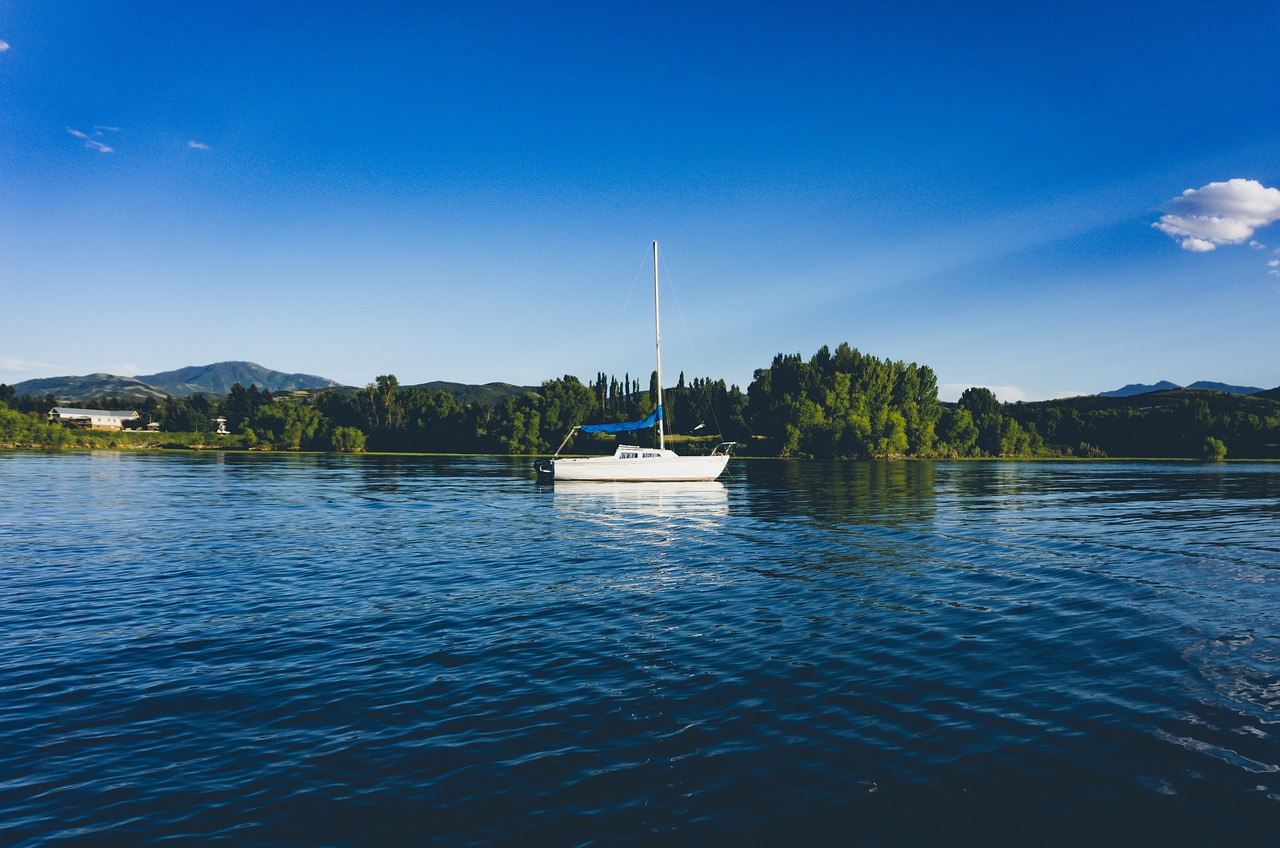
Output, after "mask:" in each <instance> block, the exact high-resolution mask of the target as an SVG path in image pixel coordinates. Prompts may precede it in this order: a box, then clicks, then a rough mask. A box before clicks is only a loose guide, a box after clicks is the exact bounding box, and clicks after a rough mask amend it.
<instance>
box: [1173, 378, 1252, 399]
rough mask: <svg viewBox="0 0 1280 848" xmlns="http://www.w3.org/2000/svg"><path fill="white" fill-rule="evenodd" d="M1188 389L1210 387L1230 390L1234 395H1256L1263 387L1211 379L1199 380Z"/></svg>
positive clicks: (1219, 390) (1212, 390)
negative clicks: (1217, 381)
mask: <svg viewBox="0 0 1280 848" xmlns="http://www.w3.org/2000/svg"><path fill="white" fill-rule="evenodd" d="M1187 388H1188V389H1208V390H1209V391H1211V392H1229V393H1230V394H1233V395H1256V394H1257V393H1258V392H1260V391H1262V389H1260V388H1258V387H1257V386H1232V385H1229V384H1227V383H1214V382H1211V381H1209V380H1197V381H1196V382H1194V383H1192V384H1191V385H1189V386H1187Z"/></svg>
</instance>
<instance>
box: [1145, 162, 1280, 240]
mask: <svg viewBox="0 0 1280 848" xmlns="http://www.w3.org/2000/svg"><path fill="white" fill-rule="evenodd" d="M1165 213H1166V214H1164V215H1162V216H1161V217H1160V220H1159V221H1157V222H1156V223H1154V224H1152V225H1151V226H1153V227H1155V228H1156V229H1157V230H1160V231H1161V232H1162V233H1165V234H1166V235H1168V236H1171V237H1172V238H1174V239H1178V240H1180V241H1181V243H1182V247H1183V249H1184V250H1190V251H1193V252H1197V253H1202V252H1205V251H1209V250H1213V249H1214V248H1216V247H1218V246H1219V245H1223V244H1244V243H1245V242H1246V241H1248V240H1249V239H1250V238H1251V237H1252V236H1253V233H1254V231H1255V230H1257V229H1259V228H1260V227H1265V226H1267V225H1268V224H1270V223H1272V222H1273V221H1276V220H1280V189H1275V188H1267V187H1266V186H1264V185H1263V184H1262V183H1260V182H1258V181H1257V180H1244V179H1239V178H1237V179H1232V180H1227V181H1226V182H1225V183H1209V184H1208V185H1206V186H1203V187H1201V188H1198V189H1196V188H1189V189H1187V190H1186V191H1184V192H1183V193H1182V194H1181V195H1180V196H1178V197H1175V198H1173V199H1172V200H1170V201H1169V202H1168V203H1167V204H1165Z"/></svg>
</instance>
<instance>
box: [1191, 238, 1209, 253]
mask: <svg viewBox="0 0 1280 848" xmlns="http://www.w3.org/2000/svg"><path fill="white" fill-rule="evenodd" d="M1216 247H1217V245H1216V244H1214V243H1213V242H1211V241H1205V240H1204V239H1201V238H1189V239H1186V240H1184V241H1183V242H1182V249H1183V250H1189V251H1191V252H1192V253H1205V252H1206V251H1210V250H1213V249H1214V248H1216Z"/></svg>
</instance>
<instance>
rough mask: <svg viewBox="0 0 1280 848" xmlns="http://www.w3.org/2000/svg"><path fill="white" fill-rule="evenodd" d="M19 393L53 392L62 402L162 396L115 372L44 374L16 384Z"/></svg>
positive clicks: (148, 386)
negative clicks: (78, 375)
mask: <svg viewBox="0 0 1280 848" xmlns="http://www.w3.org/2000/svg"><path fill="white" fill-rule="evenodd" d="M13 388H14V391H15V392H17V394H19V395H31V396H32V397H41V396H43V395H49V394H51V395H53V396H54V397H56V398H57V399H58V400H61V401H71V400H88V399H90V398H100V397H125V398H138V399H139V400H141V399H142V398H155V399H157V400H161V399H163V398H164V392H162V391H160V390H159V389H157V388H156V387H155V386H151V385H148V384H147V383H144V382H142V381H141V380H137V379H134V378H133V377H117V376H116V375H114V374H86V375H85V376H83V377H44V378H41V379H38V380H23V381H22V382H21V383H15V384H14V386H13Z"/></svg>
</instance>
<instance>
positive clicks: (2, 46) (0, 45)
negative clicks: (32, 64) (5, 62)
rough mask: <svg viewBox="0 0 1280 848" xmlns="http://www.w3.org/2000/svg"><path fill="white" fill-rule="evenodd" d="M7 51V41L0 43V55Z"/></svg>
mask: <svg viewBox="0 0 1280 848" xmlns="http://www.w3.org/2000/svg"><path fill="white" fill-rule="evenodd" d="M8 49H9V42H7V41H0V53H3V52H4V51H6V50H8Z"/></svg>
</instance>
